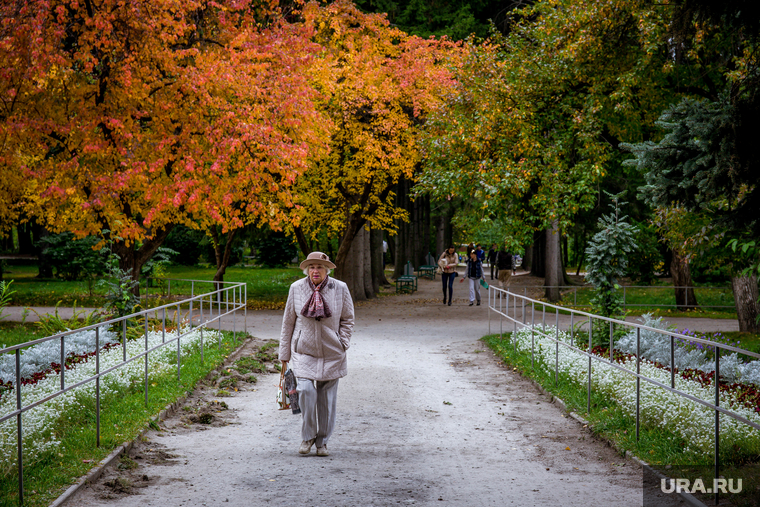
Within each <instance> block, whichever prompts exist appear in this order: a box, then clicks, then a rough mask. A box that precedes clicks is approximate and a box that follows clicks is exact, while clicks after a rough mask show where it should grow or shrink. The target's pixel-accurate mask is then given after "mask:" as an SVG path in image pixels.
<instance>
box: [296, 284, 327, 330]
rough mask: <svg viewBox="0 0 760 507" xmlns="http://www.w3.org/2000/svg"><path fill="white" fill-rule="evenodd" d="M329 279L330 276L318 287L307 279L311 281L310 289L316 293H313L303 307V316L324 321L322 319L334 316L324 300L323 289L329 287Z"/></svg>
mask: <svg viewBox="0 0 760 507" xmlns="http://www.w3.org/2000/svg"><path fill="white" fill-rule="evenodd" d="M329 278H330V277H329V276H325V279H324V280H322V282H321V283H320V284H319V285H316V286H315V285H314V282H312V281H311V278H308V277H307V278H306V279H307V280H308V281H309V287H311V290H312V291H314V292H312V293H311V297H310V298H309V300H308V301H307V302H306V304H305V305H304V306H303V309H302V310H301V315H303V316H304V317H313V318H315V319H317V320H322V317H330V316H331V315H332V312H331V311H330V307H329V306H327V302H326V301H325V300H324V299H322V292H321V291H322V289H324V288H325V287H326V286H327V280H328V279H329Z"/></svg>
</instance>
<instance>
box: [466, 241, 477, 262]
mask: <svg viewBox="0 0 760 507" xmlns="http://www.w3.org/2000/svg"><path fill="white" fill-rule="evenodd" d="M473 250H475V245H473V244H472V243H470V244H469V245H467V251H466V252H465V255H464V262H467V260H468V259H469V258H470V252H472V251H473Z"/></svg>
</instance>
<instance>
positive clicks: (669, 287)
mask: <svg viewBox="0 0 760 507" xmlns="http://www.w3.org/2000/svg"><path fill="white" fill-rule="evenodd" d="M531 288H534V289H541V290H544V289H573V304H565V305H564V307H565V308H583V307H586V306H588V305H579V304H578V289H581V290H594V287H593V286H592V285H540V286H536V287H531ZM523 289H524V293H523V295H527V289H528V287H524V288H523ZM628 289H650V290H651V289H663V290H675V289H687V290H691V291H694V290H726V291H729V292H730V291H731V290H732V289H731V287H694V286H692V285H688V286H687V285H684V286H681V285H621V286H620V290H622V292H623V310H624V311H625V309H626V308H627V307H629V306H630V307H634V306H635V307H655V308H674V307H686V308H734V309H735V308H736V304H733V305H705V304H699V305H690V304H688V302H684V303H683V304H678V301H676V302H675V304H656V303H628V302H627V300H626V296H627V294H626V292H627V290H628ZM685 297H688V292H687V294H686V295H685Z"/></svg>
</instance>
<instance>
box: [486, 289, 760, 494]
mask: <svg viewBox="0 0 760 507" xmlns="http://www.w3.org/2000/svg"><path fill="white" fill-rule="evenodd" d="M497 297H498V300H499V308H496V300H497ZM510 297H511V298H512V301H513V304H512V307H513V311H512V316H510V315H509V313H510ZM518 300H519V301H521V305H520V306H521V317H522V322H520V320H519V319H518V318H517V306H518ZM503 301H506V304H505V305H502V304H501V303H502V302H503ZM526 303H527V304H528V305H530V307H531V319H530V324H528V323H527V319H526V309H525V307H526ZM536 304H539V305H541V306H542V322H541V324H542V326H541V330H540V331H539V330H538V329H537V327H536V319H535V307H536ZM547 307H548V308H550V309H554V311H555V333H556V336H555V337H552V336H550V335H549V334H547V333H545V329H546V327H545V326H546V308H547ZM502 309H504V310H506V313H505V312H504V311H502ZM560 310H562V311H564V312H570V336H571V342H572V341H573V333H574V327H573V321H574V319H575V316H579V317H580V321H579V322H582V321H584V320H586V321H587V322H588V326H589V344H588V350H583V349H580V348H578V347H575V346H574V345H573V344H572V343H570V344H568V343H565V342H563V341H562V340H560V339H559V312H560ZM491 312H495V313H496V314H498V315H499V316H500V318H499V325H500V334H502V335H503V333H504V331H503V319H507V320H508V321H510V322H512V323H513V324H514V330H513V332H517V326H518V325H519V326H521V328H525V327H530V328H531V332H532V333H538V334H539V335H541V336H543V337H544V338H547V339H549V340H550V341H553V342H554V343H555V354H556V356H555V357H556V361H555V383H558V382H559V346H560V345H562V346H563V347H567V348H569V349H571V350H573V351H575V352H577V353H580V354H581V355H584V356H586V357H588V387H587V401H586V411H587V413H590V412H591V371H592V361H597V362H601V363H603V364H605V365H606V366H612V367H614V368H617V369H618V370H621V371H624V372H626V373H628V374H630V375H631V376H632V377H635V378H636V440H638V439H639V428H640V394H641V381H642V380H644V381H645V382H648V383H650V384H652V385H654V386H657V387H659V388H661V389H664V390H667V391H668V392H671V393H674V394H676V395H678V396H681V397H683V398H686V399H689V400H691V401H693V402H696V403H699V404H701V405H703V406H706V407H708V408H709V409H712V410H714V411H715V478H716V479H717V478H718V477H719V471H720V457H719V450H720V447H719V446H720V414H725V415H726V416H728V417H731V418H732V419H734V420H737V421H740V422H742V423H744V424H747V425H749V426H751V427H753V428H755V429H758V430H760V424H758V423H756V422H753V421H750V420H748V419H746V418H745V417H743V416H741V415H739V414H737V413H735V412H733V411H731V410H729V409H726V408H723V407H721V406H720V354H721V350H728V351H732V352H737V353H741V354H744V355H747V356H750V357H754V358H756V359H760V354H758V353H755V352H751V351H748V350H744V349H741V348H738V347H734V346H731V345H726V344H723V343H719V342H715V341H712V340H708V339H704V338H697V337H694V336H689V335H685V334H683V333H678V332H675V331H668V330H663V329H657V328H653V327H651V326H645V325H643V324H637V323H634V322H626V321H622V320H618V319H614V318H611V317H603V316H601V315H595V314H592V313H588V312H584V311H581V310H572V309H568V308H567V307H564V306H558V305H554V304H551V303H545V302H543V301H538V300H535V299H531V298H529V297H527V296H525V295H520V294H517V293H514V292H511V291H510V290H508V289H507V290H505V289H501V288H498V287H494V286H490V287H489V289H488V332H489V333H490V332H491ZM595 320H596V321H603V322H608V323H609V327H610V350H609V352H610V357H609V359H608V358H603V357H601V356H599V355H597V354H593V353H592V352H591V350H592V339H593V336H592V332H591V329H592V323H593V321H595ZM614 326H626V327H628V328H633V329H635V330H636V342H637V351H636V352H637V353H636V371H633V370H631V369H629V368H626V367H625V366H622V365H620V364H618V363H616V362H615V361H614V359H613V357H614V351H613V328H614ZM642 330H645V331H654V332H656V333H659V334H662V335H663V336H666V337H669V338H670V358H671V362H670V372H671V383H670V386H667V385H665V384H663V383H662V382H660V381H658V380H655V379H653V378H650V377H647V376H646V375H643V374H641V354H640V340H641V331H642ZM676 338H680V339H684V340H688V341H691V342H696V343H702V344H705V345H710V346H712V347H715V351H716V352H715V403H709V402H706V401H704V400H702V399H699V398H696V397H694V396H692V395H690V394H689V393H686V392H683V391H681V390H679V389H676V387H675V369H676V368H675V365H674V360H673V358H674V350H675V339H676ZM512 343H513V346H514V348H515V351H516V350H517V341H516V340H514V339H513V340H512ZM534 346H535V341H534V342H533V347H532V349H531V363H534V361H535V350H534ZM716 495H717V493H716ZM716 498H717V496H716Z"/></svg>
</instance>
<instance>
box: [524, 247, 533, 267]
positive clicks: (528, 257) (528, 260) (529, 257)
mask: <svg viewBox="0 0 760 507" xmlns="http://www.w3.org/2000/svg"><path fill="white" fill-rule="evenodd" d="M522 268H523V269H524V270H525V271H527V272H528V273H530V272H531V271H532V268H533V244H532V243H531V244H530V245H528V246H527V247H525V255H523V260H522Z"/></svg>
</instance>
